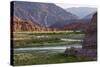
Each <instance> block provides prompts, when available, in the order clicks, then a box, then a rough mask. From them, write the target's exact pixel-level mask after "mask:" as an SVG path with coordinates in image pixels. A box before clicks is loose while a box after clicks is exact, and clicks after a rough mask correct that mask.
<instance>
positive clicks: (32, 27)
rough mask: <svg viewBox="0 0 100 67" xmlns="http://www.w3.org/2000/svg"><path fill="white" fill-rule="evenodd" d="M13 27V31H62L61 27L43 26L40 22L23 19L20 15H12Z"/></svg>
mask: <svg viewBox="0 0 100 67" xmlns="http://www.w3.org/2000/svg"><path fill="white" fill-rule="evenodd" d="M12 20H13V22H12V29H13V32H22V31H31V32H32V31H37V32H41V31H52V32H53V31H60V29H57V28H48V27H45V26H41V25H40V24H38V23H36V22H35V21H34V22H32V21H30V20H28V21H26V20H22V19H20V18H18V17H12Z"/></svg>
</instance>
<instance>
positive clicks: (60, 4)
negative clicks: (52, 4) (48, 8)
mask: <svg viewBox="0 0 100 67" xmlns="http://www.w3.org/2000/svg"><path fill="white" fill-rule="evenodd" d="M56 5H58V6H60V7H62V8H64V9H66V8H70V7H96V6H93V5H80V4H64V3H57V4H56Z"/></svg>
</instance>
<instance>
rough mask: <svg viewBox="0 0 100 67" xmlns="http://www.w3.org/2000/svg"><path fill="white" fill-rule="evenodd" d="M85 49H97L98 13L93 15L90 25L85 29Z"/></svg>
mask: <svg viewBox="0 0 100 67" xmlns="http://www.w3.org/2000/svg"><path fill="white" fill-rule="evenodd" d="M82 45H83V48H97V13H95V14H94V15H93V18H92V20H91V22H90V24H89V25H88V26H87V27H86V29H85V38H84V42H83V44H82Z"/></svg>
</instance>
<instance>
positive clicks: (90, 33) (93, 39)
mask: <svg viewBox="0 0 100 67" xmlns="http://www.w3.org/2000/svg"><path fill="white" fill-rule="evenodd" d="M84 32H85V38H84V41H83V43H82V46H83V47H82V49H76V48H73V49H66V50H65V55H70V54H73V53H74V55H76V56H86V57H91V58H92V60H97V13H95V14H94V15H93V18H92V20H91V22H90V24H89V25H87V27H86V28H85V29H84Z"/></svg>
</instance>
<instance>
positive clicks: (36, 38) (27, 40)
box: [13, 32, 84, 48]
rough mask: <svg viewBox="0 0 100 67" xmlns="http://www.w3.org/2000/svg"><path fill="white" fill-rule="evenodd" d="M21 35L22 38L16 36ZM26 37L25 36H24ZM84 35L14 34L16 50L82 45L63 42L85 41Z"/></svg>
mask: <svg viewBox="0 0 100 67" xmlns="http://www.w3.org/2000/svg"><path fill="white" fill-rule="evenodd" d="M16 34H17V35H20V34H21V36H16ZM22 35H24V36H22ZM83 37H84V34H83V33H81V32H47V33H46V32H45V33H43V32H42V33H32V32H31V33H25V32H24V33H23V32H22V33H21V32H20V33H14V39H13V40H14V41H13V44H14V48H20V47H34V46H35V47H36V46H57V45H70V44H80V43H81V42H79V41H63V40H61V39H62V38H64V39H76V40H77V39H78V40H81V39H83Z"/></svg>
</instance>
